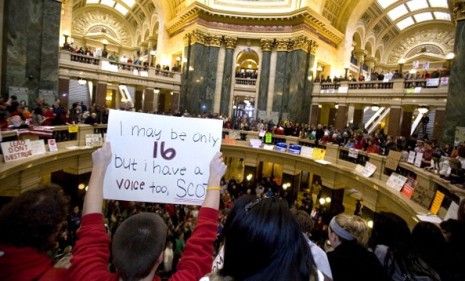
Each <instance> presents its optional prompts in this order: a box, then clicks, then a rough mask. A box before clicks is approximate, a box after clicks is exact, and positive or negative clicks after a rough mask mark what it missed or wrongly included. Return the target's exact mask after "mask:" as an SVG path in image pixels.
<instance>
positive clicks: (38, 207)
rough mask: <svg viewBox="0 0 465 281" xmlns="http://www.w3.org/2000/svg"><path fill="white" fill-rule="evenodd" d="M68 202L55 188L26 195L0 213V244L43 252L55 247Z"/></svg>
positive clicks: (20, 196)
mask: <svg viewBox="0 0 465 281" xmlns="http://www.w3.org/2000/svg"><path fill="white" fill-rule="evenodd" d="M67 209H68V201H67V199H66V198H65V196H64V194H63V191H62V189H61V188H60V187H58V186H43V187H39V188H35V189H31V190H29V191H26V192H25V193H23V194H21V195H19V196H18V197H16V198H14V199H13V200H12V201H11V202H9V203H8V204H7V205H5V206H4V207H3V208H2V209H1V210H0V229H1V231H0V241H1V242H2V243H5V244H9V245H12V246H16V247H32V248H35V249H38V250H39V251H43V252H46V251H48V250H52V249H54V248H55V247H56V242H57V238H58V234H59V231H60V230H61V227H62V224H63V222H64V221H65V220H66V215H67Z"/></svg>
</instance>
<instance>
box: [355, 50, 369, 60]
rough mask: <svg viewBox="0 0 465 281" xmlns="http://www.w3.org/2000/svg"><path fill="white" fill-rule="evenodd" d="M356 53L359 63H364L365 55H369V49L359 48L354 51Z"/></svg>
mask: <svg viewBox="0 0 465 281" xmlns="http://www.w3.org/2000/svg"><path fill="white" fill-rule="evenodd" d="M354 55H355V57H356V58H357V60H358V62H359V63H363V62H364V61H365V56H366V55H367V51H366V50H362V49H358V50H355V51H354Z"/></svg>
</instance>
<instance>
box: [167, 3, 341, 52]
mask: <svg viewBox="0 0 465 281" xmlns="http://www.w3.org/2000/svg"><path fill="white" fill-rule="evenodd" d="M194 24H199V25H201V26H204V27H205V28H208V29H215V30H218V32H221V31H222V30H226V31H228V32H237V33H243V32H246V33H256V34H257V37H259V38H260V37H261V36H263V34H266V33H294V32H298V31H305V32H309V33H311V34H313V35H315V36H316V37H317V38H319V39H321V40H322V41H324V42H326V43H328V44H330V45H332V46H334V47H337V46H338V45H339V44H340V43H341V42H342V41H343V39H344V34H343V33H342V32H340V31H339V30H337V29H336V28H335V27H334V26H332V25H331V24H330V23H328V21H327V20H326V19H325V18H324V17H323V16H322V15H319V14H317V13H316V12H315V11H314V10H312V9H311V8H309V7H306V8H301V9H298V10H294V11H292V12H289V13H279V14H269V15H253V14H243V13H242V14H239V13H233V12H225V11H220V10H216V9H213V8H211V7H208V6H206V5H204V4H201V3H199V2H197V1H195V2H194V3H192V4H191V5H190V6H189V7H187V8H186V9H185V11H184V12H183V13H182V14H179V15H178V16H177V17H176V18H174V19H173V20H172V21H170V22H169V23H168V25H167V27H166V30H167V31H168V33H169V34H170V36H174V35H175V34H178V33H180V32H182V30H184V29H186V28H188V27H189V26H192V25H194Z"/></svg>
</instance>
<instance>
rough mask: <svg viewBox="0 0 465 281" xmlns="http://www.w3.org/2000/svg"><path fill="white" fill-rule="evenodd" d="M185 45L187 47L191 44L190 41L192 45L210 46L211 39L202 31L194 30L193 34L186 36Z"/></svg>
mask: <svg viewBox="0 0 465 281" xmlns="http://www.w3.org/2000/svg"><path fill="white" fill-rule="evenodd" d="M183 39H184V43H185V44H186V45H187V44H189V39H190V43H191V44H195V43H197V44H202V45H208V43H209V41H210V37H209V36H208V34H206V33H205V32H202V31H200V30H194V31H192V32H189V33H187V34H186V35H184V38H183Z"/></svg>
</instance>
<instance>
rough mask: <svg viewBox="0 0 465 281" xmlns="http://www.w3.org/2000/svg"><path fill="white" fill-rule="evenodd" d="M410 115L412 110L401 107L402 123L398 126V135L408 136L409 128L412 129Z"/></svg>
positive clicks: (411, 115)
mask: <svg viewBox="0 0 465 281" xmlns="http://www.w3.org/2000/svg"><path fill="white" fill-rule="evenodd" d="M412 117H413V111H412V110H411V109H410V110H406V109H403V110H402V123H401V124H402V125H401V127H400V135H401V136H404V137H409V136H410V130H411V129H412Z"/></svg>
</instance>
